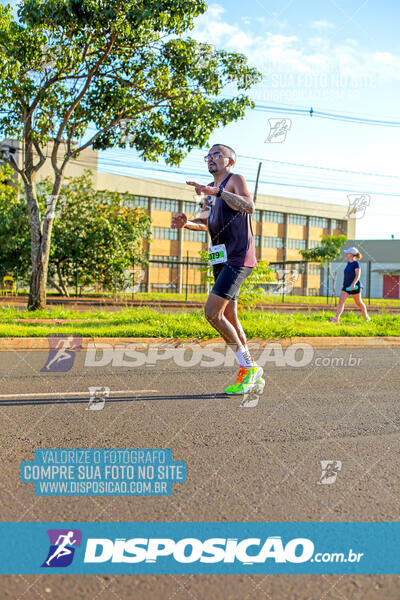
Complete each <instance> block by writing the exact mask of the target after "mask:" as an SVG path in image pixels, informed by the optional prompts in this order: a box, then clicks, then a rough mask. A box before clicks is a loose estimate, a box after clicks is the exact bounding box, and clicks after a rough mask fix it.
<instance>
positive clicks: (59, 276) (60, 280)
mask: <svg viewBox="0 0 400 600" xmlns="http://www.w3.org/2000/svg"><path fill="white" fill-rule="evenodd" d="M57 275H58V281H59V282H60V287H61V288H62V290H63V294H64V296H67V298H69V292H68V290H67V288H66V287H65V283H64V279H63V276H62V273H61V263H57Z"/></svg>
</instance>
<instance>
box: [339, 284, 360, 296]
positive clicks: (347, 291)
mask: <svg viewBox="0 0 400 600" xmlns="http://www.w3.org/2000/svg"><path fill="white" fill-rule="evenodd" d="M348 287H350V286H348ZM342 290H343V292H346V294H350V296H354V295H355V294H359V293H360V292H361V290H362V288H358V289H355V290H353V291H351V290H346V288H345V287H344V286H343V287H342Z"/></svg>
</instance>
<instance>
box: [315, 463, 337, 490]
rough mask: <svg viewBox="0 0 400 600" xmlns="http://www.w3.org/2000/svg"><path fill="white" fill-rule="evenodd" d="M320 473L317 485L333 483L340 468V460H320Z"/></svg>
mask: <svg viewBox="0 0 400 600" xmlns="http://www.w3.org/2000/svg"><path fill="white" fill-rule="evenodd" d="M321 469H322V475H321V477H320V479H319V481H317V485H331V484H332V483H335V481H336V478H337V475H338V473H339V471H341V470H342V461H341V460H321Z"/></svg>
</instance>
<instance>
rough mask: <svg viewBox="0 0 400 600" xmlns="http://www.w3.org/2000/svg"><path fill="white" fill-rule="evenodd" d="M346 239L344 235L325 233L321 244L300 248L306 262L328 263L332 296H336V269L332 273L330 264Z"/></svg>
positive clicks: (337, 256)
mask: <svg viewBox="0 0 400 600" xmlns="http://www.w3.org/2000/svg"><path fill="white" fill-rule="evenodd" d="M346 240H347V237H346V236H345V235H326V236H324V237H323V238H322V239H321V246H317V247H316V248H311V249H309V250H300V253H301V255H302V257H303V258H304V259H305V260H306V261H307V262H314V263H320V264H321V265H325V264H326V265H328V274H329V277H331V279H332V292H331V296H332V298H334V297H335V296H336V278H337V271H335V272H334V273H332V268H331V265H332V263H333V262H334V261H335V260H336V259H337V258H339V257H340V250H341V248H342V246H343V244H344V243H345V241H346Z"/></svg>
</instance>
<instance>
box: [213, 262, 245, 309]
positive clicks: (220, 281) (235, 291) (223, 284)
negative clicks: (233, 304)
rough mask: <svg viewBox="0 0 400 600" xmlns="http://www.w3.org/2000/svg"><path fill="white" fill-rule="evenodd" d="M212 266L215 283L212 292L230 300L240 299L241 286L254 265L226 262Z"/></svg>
mask: <svg viewBox="0 0 400 600" xmlns="http://www.w3.org/2000/svg"><path fill="white" fill-rule="evenodd" d="M212 268H213V275H214V281H215V283H214V287H213V289H212V290H211V293H212V294H216V295H217V296H221V297H222V298H227V299H228V300H237V299H238V297H239V291H240V286H241V285H242V283H243V281H244V280H245V279H246V277H248V276H249V275H250V273H251V272H252V270H253V269H254V267H233V266H231V265H227V264H226V263H219V264H217V265H212Z"/></svg>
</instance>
